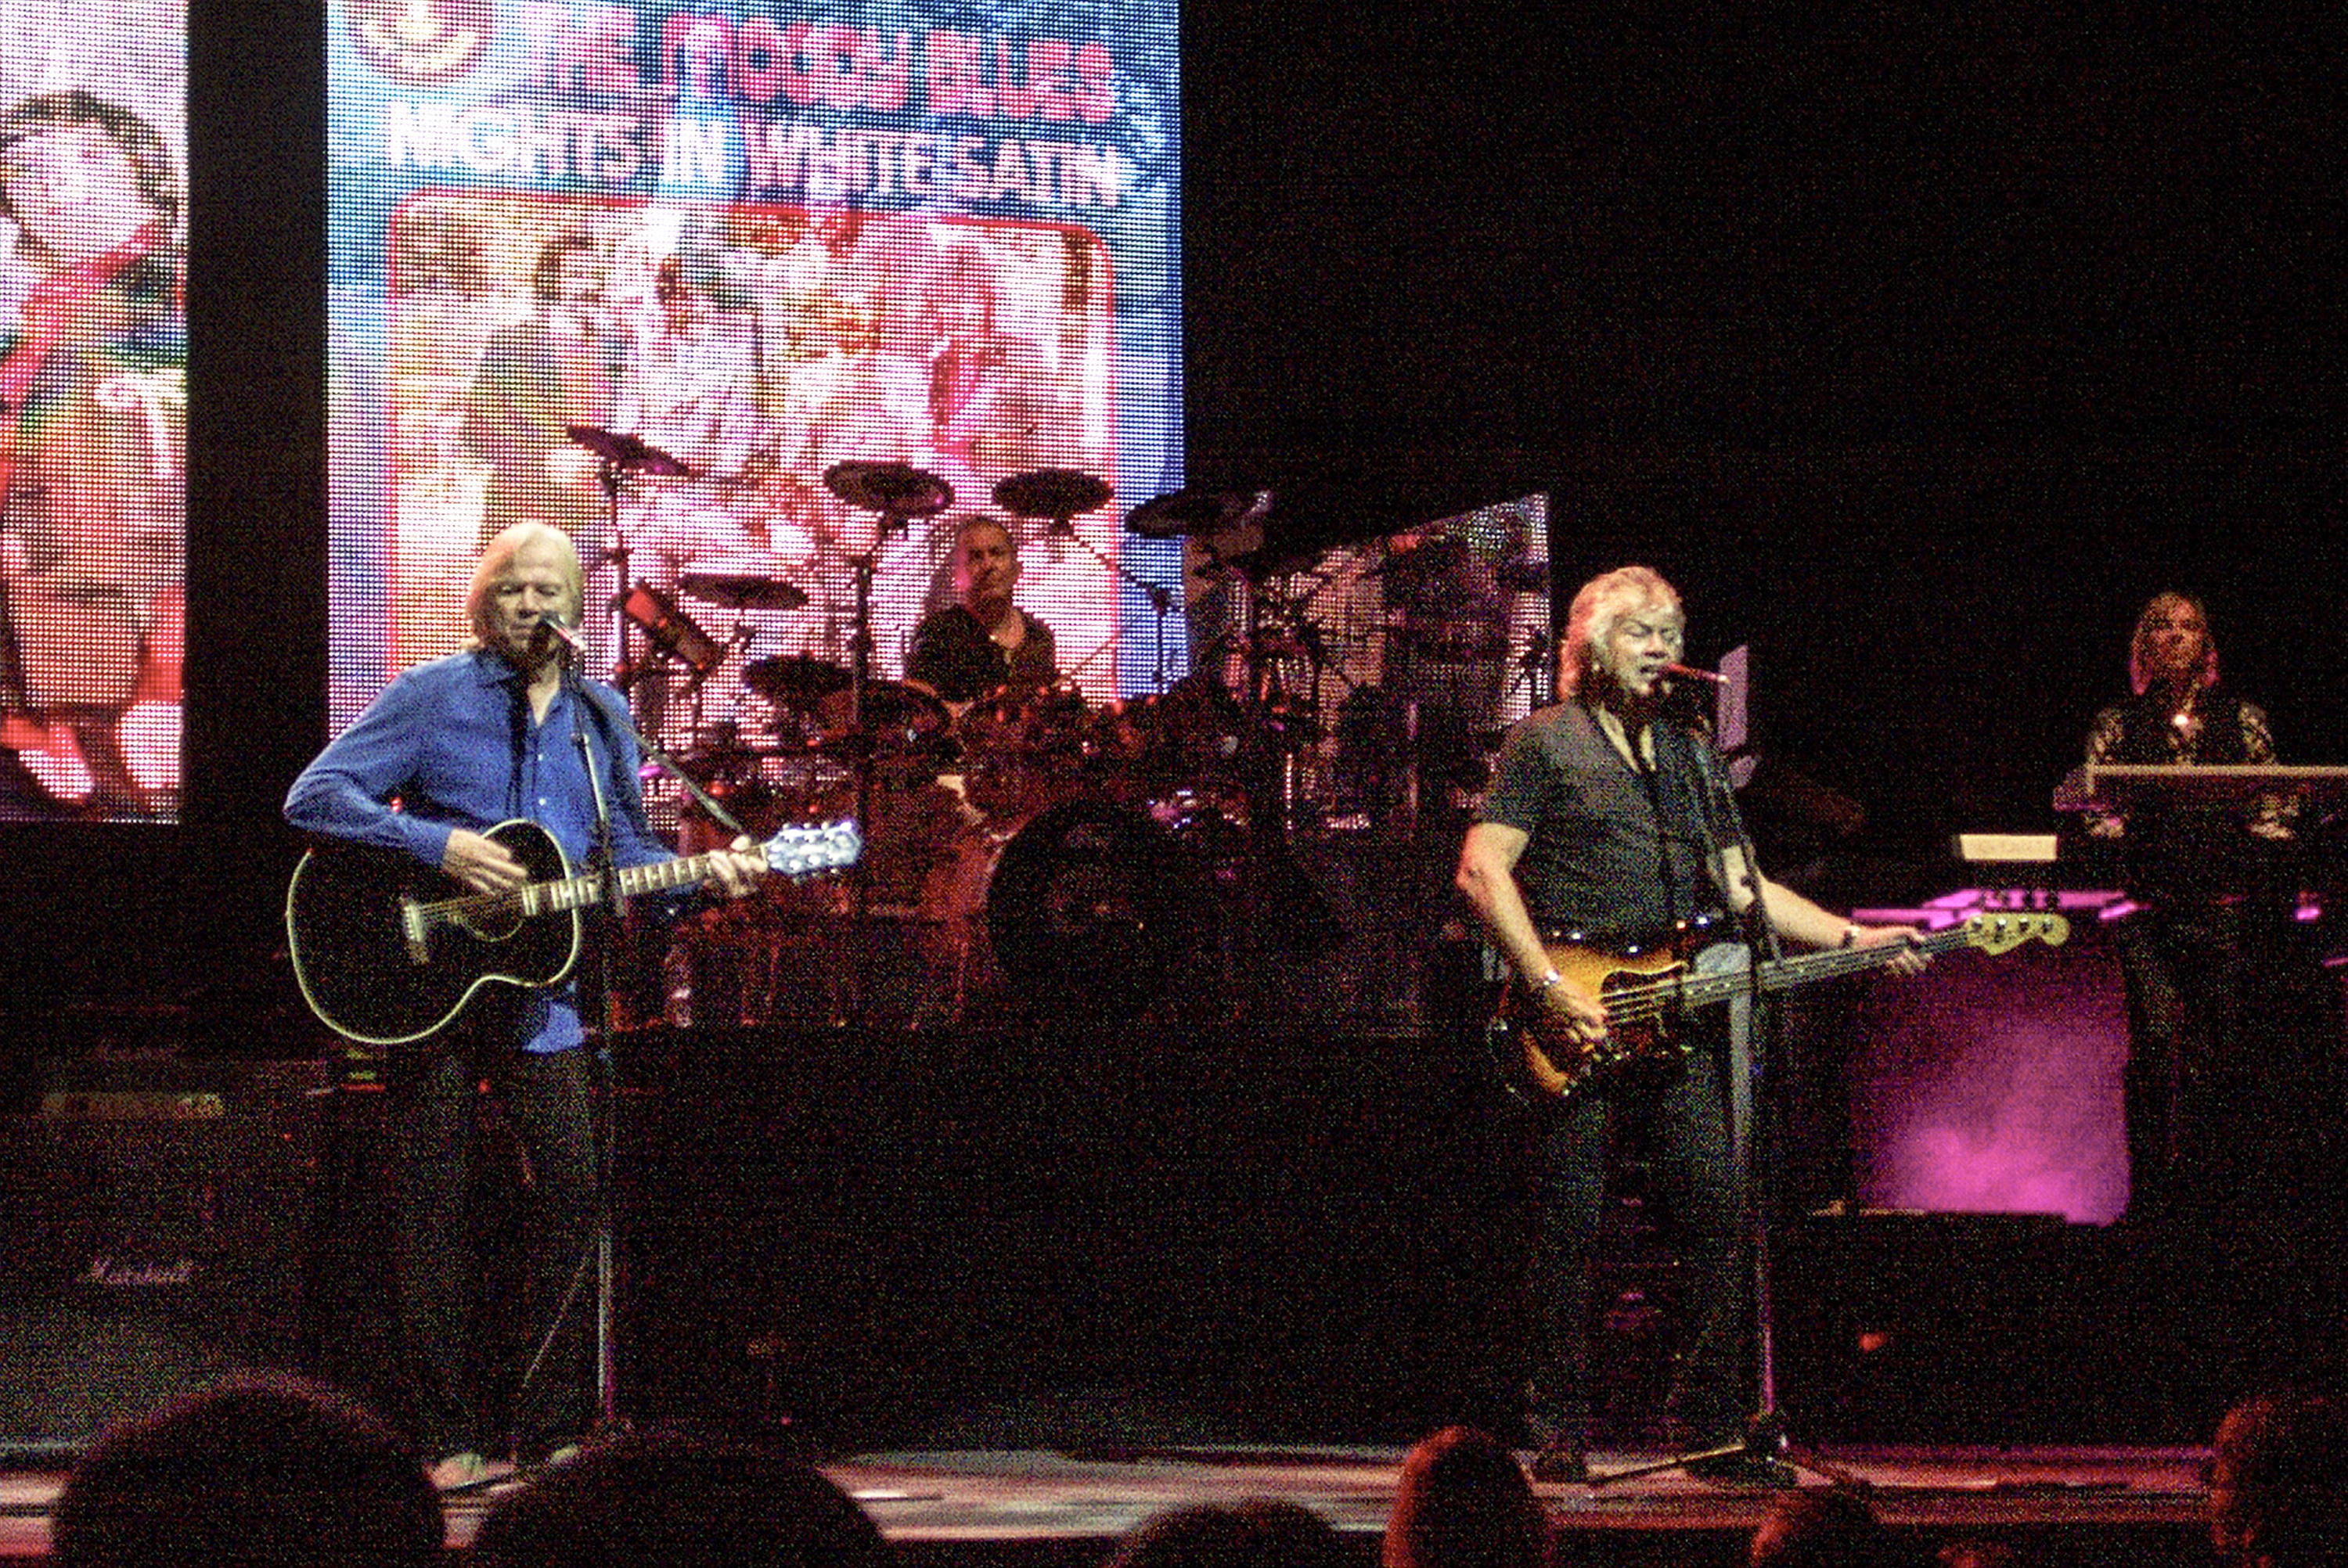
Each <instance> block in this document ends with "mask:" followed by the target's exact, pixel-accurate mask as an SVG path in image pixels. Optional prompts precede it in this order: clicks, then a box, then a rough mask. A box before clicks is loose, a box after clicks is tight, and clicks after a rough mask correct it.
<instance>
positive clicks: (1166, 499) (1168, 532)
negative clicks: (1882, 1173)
mask: <svg viewBox="0 0 2348 1568" xmlns="http://www.w3.org/2000/svg"><path fill="white" fill-rule="evenodd" d="M1254 507H1255V499H1254V497H1250V496H1242V495H1239V494H1236V493H1234V492H1232V491H1229V490H1172V491H1169V492H1168V493H1167V494H1165V495H1163V496H1157V497H1151V498H1150V499H1148V500H1147V501H1144V502H1142V503H1141V505H1139V506H1138V507H1134V508H1133V510H1132V511H1130V512H1128V513H1127V514H1126V517H1125V528H1126V531H1127V532H1128V533H1134V534H1139V535H1140V536H1141V537H1142V538H1145V539H1171V538H1180V537H1181V536H1182V535H1184V534H1207V533H1212V532H1214V531H1215V530H1216V529H1218V528H1229V527H1231V525H1232V524H1233V523H1236V522H1238V521H1239V520H1240V519H1241V518H1244V517H1246V516H1247V515H1248V513H1249V512H1250V511H1251V510H1252V509H1253V508H1254Z"/></svg>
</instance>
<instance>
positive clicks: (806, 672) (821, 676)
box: [742, 653, 849, 707]
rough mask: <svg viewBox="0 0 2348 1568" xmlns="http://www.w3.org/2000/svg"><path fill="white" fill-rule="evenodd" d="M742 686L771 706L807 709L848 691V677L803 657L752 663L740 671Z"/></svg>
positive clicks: (836, 669)
mask: <svg viewBox="0 0 2348 1568" xmlns="http://www.w3.org/2000/svg"><path fill="white" fill-rule="evenodd" d="M742 684H743V685H745V686H747V687H748V688H750V690H751V691H753V692H757V693H758V695H759V696H761V697H764V698H766V699H767V701H768V702H780V703H782V704H784V705H785V706H786V707H806V706H808V705H809V704H811V703H815V702H821V701H822V700H823V699H824V698H826V697H829V696H830V695H831V694H832V693H833V692H845V691H847V690H848V685H849V674H848V671H845V670H842V669H841V668H840V667H839V665H837V664H831V663H827V662H826V661H823V660H821V659H815V658H810V657H809V656H808V655H807V654H804V653H792V654H786V655H781V656H778V657H777V658H773V659H757V660H753V661H751V662H750V663H748V664H746V665H744V666H743V667H742Z"/></svg>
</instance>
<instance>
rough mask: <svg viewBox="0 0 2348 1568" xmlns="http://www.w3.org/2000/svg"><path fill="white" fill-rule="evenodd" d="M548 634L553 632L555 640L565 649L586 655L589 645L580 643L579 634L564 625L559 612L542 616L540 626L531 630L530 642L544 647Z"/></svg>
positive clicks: (539, 619) (539, 621)
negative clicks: (546, 634)
mask: <svg viewBox="0 0 2348 1568" xmlns="http://www.w3.org/2000/svg"><path fill="white" fill-rule="evenodd" d="M548 632H551V633H552V634H553V636H554V640H555V641H558V642H561V644H562V645H563V646H564V647H566V648H568V649H570V650H571V651H572V652H573V653H577V654H581V655H582V656H583V655H584V654H585V653H586V651H587V645H586V644H585V643H583V642H582V641H579V634H578V633H577V632H575V631H573V630H571V628H570V627H569V626H568V625H567V624H565V623H564V621H563V619H562V616H561V613H560V612H559V611H558V612H556V613H553V614H549V615H541V616H540V617H539V618H538V624H537V625H536V626H533V627H531V628H530V641H531V642H532V643H535V644H541V645H542V644H543V643H544V642H545V641H546V637H545V635H544V634H545V633H548Z"/></svg>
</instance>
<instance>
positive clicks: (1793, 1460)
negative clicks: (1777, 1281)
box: [1590, 720, 1867, 1491]
mask: <svg viewBox="0 0 2348 1568" xmlns="http://www.w3.org/2000/svg"><path fill="white" fill-rule="evenodd" d="M1684 733H1685V734H1686V738H1687V741H1688V743H1689V746H1690V749H1691V751H1692V753H1693V754H1694V758H1695V764H1696V773H1697V774H1698V776H1699V779H1700V782H1701V784H1702V787H1703V790H1704V798H1703V800H1702V802H1701V803H1700V804H1701V809H1700V810H1699V811H1698V813H1697V815H1696V821H1697V825H1698V827H1699V829H1700V830H1701V832H1702V833H1703V835H1704V853H1705V855H1706V856H1707V857H1709V859H1710V861H1711V863H1712V864H1713V865H1714V866H1725V861H1724V859H1723V858H1722V856H1721V848H1722V845H1724V844H1728V845H1732V846H1733V847H1734V848H1735V850H1736V852H1737V853H1738V855H1739V856H1742V857H1743V859H1744V870H1743V876H1742V877H1741V881H1742V882H1743V885H1744V886H1745V889H1746V893H1747V894H1748V895H1749V897H1748V899H1747V901H1746V907H1745V910H1744V912H1743V914H1742V915H1740V916H1739V917H1738V924H1739V925H1740V926H1741V927H1743V932H1744V945H1745V985H1746V995H1745V997H1744V999H1743V1012H1744V1016H1743V1020H1742V1021H1741V1022H1740V1021H1739V1020H1738V1016H1737V1011H1736V1010H1735V1007H1734V1006H1732V1010H1731V1012H1730V1015H1729V1019H1730V1021H1729V1030H1728V1149H1729V1156H1728V1157H1729V1168H1730V1179H1731V1183H1732V1184H1733V1187H1734V1190H1735V1204H1736V1214H1737V1220H1738V1228H1739V1229H1740V1230H1741V1231H1742V1232H1743V1233H1744V1239H1745V1245H1746V1262H1747V1264H1748V1266H1749V1269H1750V1274H1749V1280H1750V1286H1751V1290H1752V1298H1751V1299H1752V1306H1753V1320H1752V1325H1751V1327H1752V1335H1753V1343H1752V1352H1753V1368H1752V1370H1753V1378H1754V1386H1753V1406H1752V1409H1751V1412H1750V1413H1749V1414H1748V1415H1747V1416H1746V1420H1745V1429H1744V1430H1743V1431H1742V1432H1741V1433H1740V1434H1739V1435H1738V1436H1737V1438H1736V1440H1735V1441H1733V1442H1727V1443H1722V1444H1719V1445H1716V1446H1715V1447H1712V1448H1708V1449H1700V1450H1695V1451H1694V1452H1689V1453H1680V1454H1673V1455H1672V1456H1670V1457H1669V1458H1666V1459H1662V1460H1654V1461H1653V1462H1651V1463H1647V1464H1641V1465H1632V1466H1631V1467H1629V1468H1628V1469H1624V1470H1616V1471H1606V1472H1605V1473H1604V1474H1593V1475H1591V1478H1590V1484H1591V1487H1592V1488H1593V1489H1594V1488H1597V1487H1601V1486H1607V1485H1611V1484H1612V1483H1613V1482H1615V1481H1631V1480H1634V1479H1636V1478H1638V1477H1640V1476H1648V1475H1658V1474H1661V1473H1662V1472H1663V1471H1673V1470H1687V1471H1692V1472H1693V1473H1696V1474H1698V1475H1701V1474H1702V1469H1701V1468H1700V1467H1703V1466H1705V1465H1708V1464H1713V1463H1718V1462H1723V1461H1728V1462H1734V1461H1738V1460H1742V1461H1743V1462H1744V1463H1745V1464H1746V1466H1747V1467H1749V1468H1748V1469H1747V1470H1746V1472H1745V1473H1744V1474H1743V1475H1741V1476H1739V1477H1738V1478H1737V1479H1741V1480H1752V1481H1761V1482H1764V1483H1765V1484H1767V1485H1771V1486H1776V1487H1790V1486H1793V1485H1795V1484H1796V1482H1797V1476H1798V1474H1799V1473H1800V1472H1803V1471H1807V1472H1808V1473H1810V1474H1813V1475H1818V1476H1822V1477H1824V1478H1826V1479H1827V1480H1828V1481H1833V1482H1834V1483H1835V1484H1836V1485H1838V1486H1842V1487H1849V1488H1852V1489H1854V1490H1861V1491H1863V1490H1865V1489H1866V1486H1867V1482H1866V1481H1865V1480H1864V1479H1863V1478H1862V1477H1859V1476H1857V1475H1854V1474H1852V1473H1851V1472H1850V1471H1846V1470H1843V1469H1841V1468H1839V1467H1838V1466H1836V1465H1833V1464H1830V1463H1828V1461H1827V1460H1825V1459H1824V1458H1822V1457H1821V1456H1819V1455H1818V1454H1817V1453H1815V1452H1812V1451H1811V1450H1807V1449H1805V1448H1801V1447H1798V1446H1797V1445H1796V1444H1795V1443H1793V1442H1792V1441H1791V1440H1789V1439H1788V1438H1787V1435H1786V1430H1785V1420H1784V1418H1783V1416H1782V1415H1781V1414H1780V1412H1779V1411H1778V1409H1777V1386H1776V1359H1775V1357H1776V1325H1775V1321H1774V1319H1775V1303H1774V1301H1773V1300H1772V1297H1771V1290H1770V1286H1771V1269H1770V1253H1769V1240H1770V1237H1769V1219H1768V1211H1767V1207H1766V1204H1764V1202H1763V1198H1762V1192H1761V1170H1760V1161H1759V1159H1758V1157H1757V1155H1756V1147H1757V1145H1758V1143H1759V1142H1760V1137H1759V1133H1760V1128H1761V1122H1760V1120H1759V1118H1758V1116H1757V1115H1756V1112H1757V1111H1758V1109H1759V1102H1758V1100H1757V1099H1756V1094H1755V1086H1756V1084H1758V1083H1761V1082H1764V1081H1766V1075H1765V1073H1764V1072H1763V1071H1762V1068H1761V1054H1762V1051H1763V1050H1764V1049H1765V1046H1766V1042H1767V1041H1769V1040H1772V1039H1773V1038H1774V1037H1775V1034H1776V1024H1777V1019H1776V1008H1775V1006H1774V1005H1773V1004H1772V1002H1771V1000H1770V997H1769V992H1768V991H1767V989H1766V988H1764V987H1763V985H1762V983H1761V968H1762V966H1763V964H1765V963H1771V964H1774V963H1777V962H1780V961H1782V959H1783V958H1784V951H1783V949H1782V948H1780V946H1779V944H1778V941H1777V932H1776V927H1773V926H1771V925H1770V924H1769V917H1768V911H1767V910H1766V908H1765V907H1763V903H1762V897H1761V860H1760V856H1759V855H1758V854H1757V853H1756V851H1755V849H1754V845H1753V837H1752V835H1751V834H1750V832H1748V831H1747V829H1746V824H1745V814H1744V813H1743V812H1742V811H1740V810H1739V809H1738V808H1737V804H1736V794H1735V788H1734V786H1733V785H1732V784H1730V782H1729V779H1728V776H1727V774H1725V772H1724V771H1723V770H1722V768H1721V766H1720V764H1719V762H1718V760H1717V758H1716V756H1715V753H1714V750H1713V745H1712V738H1711V733H1710V728H1709V726H1708V725H1706V724H1704V723H1703V722H1702V721H1701V720H1698V721H1695V722H1694V723H1688V724H1686V725H1684Z"/></svg>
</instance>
